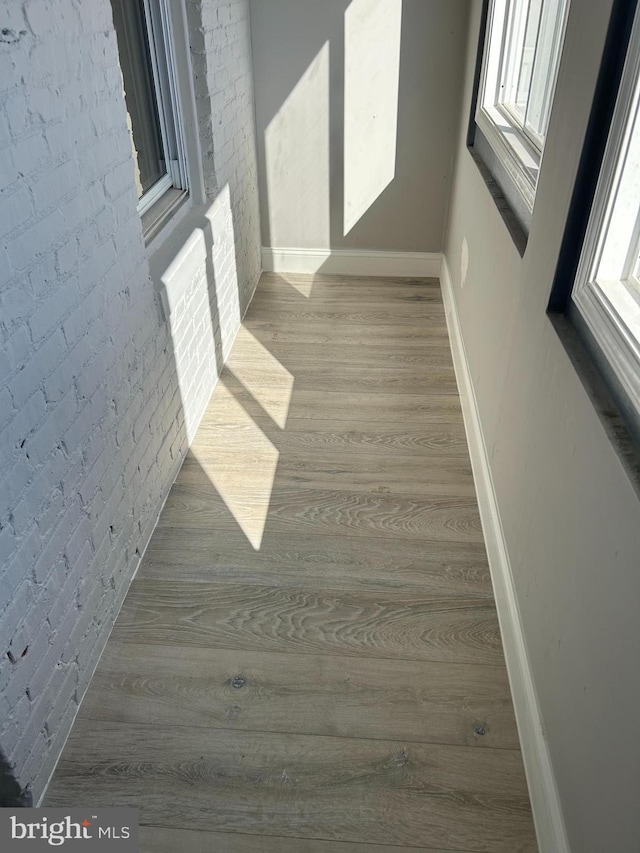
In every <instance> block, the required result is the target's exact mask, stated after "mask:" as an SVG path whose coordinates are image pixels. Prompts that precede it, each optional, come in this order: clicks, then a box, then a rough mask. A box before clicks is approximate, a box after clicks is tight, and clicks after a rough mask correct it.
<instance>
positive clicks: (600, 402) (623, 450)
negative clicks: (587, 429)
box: [547, 308, 640, 498]
mask: <svg viewBox="0 0 640 853" xmlns="http://www.w3.org/2000/svg"><path fill="white" fill-rule="evenodd" d="M569 315H570V316H568V317H567V316H566V315H564V314H555V313H553V312H548V313H547V316H548V317H549V320H550V321H551V324H552V325H553V327H554V329H555V332H556V334H557V335H558V337H559V338H560V342H561V343H562V345H563V347H564V349H565V351H566V353H567V355H568V357H569V359H570V360H571V363H572V364H573V367H574V369H575V371H576V373H577V374H578V378H579V379H580V381H581V382H582V385H583V387H584V389H585V391H586V393H587V395H588V396H589V399H590V400H591V403H592V404H593V407H594V409H595V410H596V413H597V415H598V418H599V420H600V423H601V424H602V427H603V429H604V431H605V433H606V434H607V437H608V438H609V441H610V442H611V445H612V447H613V449H614V451H615V452H616V455H617V456H618V459H619V460H620V464H621V466H622V468H623V470H624V472H625V474H626V476H627V478H628V480H629V482H630V484H631V486H632V488H633V489H634V491H635V493H636V495H637V497H638V498H640V434H639V433H638V432H637V431H636V429H635V428H634V425H633V420H630V419H629V412H628V411H626V410H625V407H624V405H623V403H622V399H623V398H622V397H621V396H619V394H618V393H617V392H618V390H619V389H618V386H617V383H616V380H615V377H614V376H613V375H612V373H611V370H610V368H609V366H608V364H607V363H606V361H605V360H604V358H602V357H600V356H599V352H600V351H599V349H598V345H597V343H596V342H595V341H594V340H593V339H592V338H591V332H590V330H589V329H588V328H587V327H586V325H585V324H584V321H583V320H582V318H581V315H580V314H579V312H578V311H577V310H574V309H572V308H570V309H569Z"/></svg>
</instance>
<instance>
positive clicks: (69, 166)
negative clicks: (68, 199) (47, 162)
mask: <svg viewBox="0 0 640 853" xmlns="http://www.w3.org/2000/svg"><path fill="white" fill-rule="evenodd" d="M77 182H78V168H77V166H76V164H75V163H74V162H73V161H72V160H69V161H67V162H66V163H62V164H61V165H60V166H57V167H56V168H55V169H53V170H52V171H50V172H47V174H46V175H45V176H44V177H43V178H41V179H40V180H39V181H37V182H36V183H35V184H33V185H32V187H31V191H32V193H33V198H34V200H35V203H36V209H37V210H38V211H44V210H47V209H48V208H49V207H52V206H53V205H55V204H57V203H58V202H59V201H60V200H61V199H62V198H63V196H65V195H68V194H69V193H72V192H75V191H76V190H77V187H76V184H77Z"/></svg>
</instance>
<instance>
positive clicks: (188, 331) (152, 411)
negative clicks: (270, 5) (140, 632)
mask: <svg viewBox="0 0 640 853" xmlns="http://www.w3.org/2000/svg"><path fill="white" fill-rule="evenodd" d="M16 8H17V6H16ZM218 13H220V14H218ZM25 14H26V21H27V23H26V24H25V29H26V30H27V38H28V39H29V50H28V51H27V50H24V49H23V48H22V47H21V48H20V49H16V51H15V52H14V53H13V54H12V60H11V63H12V65H11V69H12V73H13V74H14V78H15V80H14V82H11V83H9V84H8V86H7V92H6V98H4V99H3V101H2V103H1V104H0V137H1V136H2V135H3V134H4V136H5V138H6V137H7V136H8V135H9V134H12V137H11V138H10V139H9V145H8V147H7V149H6V150H7V151H8V153H9V157H8V159H7V160H5V161H3V162H5V163H6V164H8V165H7V168H6V169H5V173H8V175H9V177H8V179H7V181H8V183H7V189H8V191H9V194H13V198H14V208H15V211H16V212H15V213H13V214H12V215H9V214H8V213H7V207H5V206H4V205H5V196H6V193H5V194H4V195H0V222H7V223H8V224H7V225H6V226H3V227H2V228H0V234H2V236H3V240H2V245H3V246H6V249H7V252H6V254H4V253H2V252H0V284H2V285H3V287H2V290H1V292H0V300H1V301H0V314H1V319H0V334H3V335H4V341H3V347H2V350H0V376H2V378H3V385H2V387H3V388H4V389H6V390H10V391H11V392H12V394H13V396H11V400H9V398H8V397H7V396H6V393H5V394H4V395H3V396H2V397H0V405H3V406H4V407H8V406H9V403H10V404H11V411H10V412H9V414H8V416H6V417H4V418H3V417H0V424H2V425H1V426H0V525H2V526H1V527H0V534H4V535H5V536H6V538H5V539H3V540H0V549H2V550H1V553H2V554H4V555H5V556H7V555H8V559H9V561H8V563H7V562H5V563H4V565H3V568H2V571H1V573H0V593H5V592H6V593H7V595H6V596H5V595H2V597H1V598H0V607H2V606H3V605H2V602H3V601H6V602H9V603H8V604H7V605H6V606H5V607H4V610H3V612H2V614H1V615H0V652H1V649H2V645H1V644H2V643H4V644H5V647H8V644H9V643H11V641H12V640H14V642H15V643H16V644H17V645H20V644H21V643H22V642H24V640H25V638H26V637H33V639H32V641H31V643H32V644H30V651H29V653H28V655H27V656H26V657H25V658H24V659H23V660H22V665H18V667H17V668H12V669H11V671H10V673H9V675H7V676H5V672H6V671H7V670H6V668H5V669H4V671H2V672H0V687H2V685H5V684H10V686H11V690H10V691H9V692H8V693H6V694H5V695H4V696H3V697H2V701H4V703H5V705H3V706H1V707H2V709H8V715H4V720H8V723H4V722H3V721H2V720H0V749H2V750H3V751H4V752H5V753H6V754H7V755H10V756H11V757H12V759H14V760H15V763H16V768H17V773H18V778H19V779H20V781H21V783H22V784H31V785H32V786H33V788H34V791H35V793H36V795H37V794H38V793H39V792H40V791H41V790H42V786H43V784H44V783H45V782H46V779H47V774H48V772H50V770H51V768H52V767H53V763H54V761H55V759H56V757H57V750H59V749H60V747H61V745H62V743H63V741H64V738H65V737H66V734H67V732H68V727H69V725H70V724H71V721H72V719H73V716H74V714H75V711H76V709H77V702H78V700H79V698H80V697H81V695H82V692H83V690H84V689H85V687H86V685H87V683H88V678H89V676H90V673H91V672H92V671H93V666H94V665H95V662H96V660H97V657H98V655H99V653H100V651H101V649H102V646H103V644H104V641H105V639H106V636H107V632H108V629H109V626H110V625H111V623H112V622H113V619H114V617H115V615H116V611H117V608H118V606H119V603H120V601H121V600H122V596H123V595H124V592H125V591H126V588H127V584H128V582H129V580H130V578H131V574H132V572H133V571H134V570H135V567H136V566H137V564H138V562H139V554H140V552H141V551H142V550H143V549H144V547H145V545H146V542H147V540H148V536H149V535H150V532H151V529H152V527H153V524H154V523H155V519H156V517H157V513H158V509H159V507H160V505H161V503H162V500H163V498H164V497H165V495H166V492H167V490H168V488H169V486H170V484H171V481H172V479H173V477H174V475H175V473H176V469H177V465H178V464H179V462H180V460H181V459H182V457H183V455H184V453H185V449H186V436H187V431H192V430H193V429H194V428H195V425H197V421H198V418H199V416H200V414H201V412H202V407H203V406H204V405H205V403H206V400H207V398H208V396H209V395H210V393H211V391H212V389H213V385H214V383H215V381H216V374H217V370H218V367H217V366H216V365H217V364H218V362H217V361H216V350H217V352H218V357H219V356H220V354H221V351H222V346H223V342H224V346H225V347H226V346H227V343H226V342H227V341H229V340H231V339H232V338H233V335H234V334H235V331H236V330H237V326H238V323H239V318H240V313H241V311H242V310H243V309H244V307H245V306H246V303H247V301H248V298H249V297H250V295H251V293H252V291H253V287H254V285H255V281H256V278H257V274H258V271H259V257H260V255H259V246H260V241H259V236H258V229H257V199H256V195H255V193H256V189H255V187H256V181H255V152H254V149H253V139H254V130H253V114H252V96H251V69H250V45H249V32H248V18H247V2H246V0H240V2H237V3H233V4H230V3H229V2H228V0H207V2H206V3H204V4H203V3H200V2H199V0H198V1H197V2H193V3H192V2H189V20H190V24H191V26H192V28H193V32H192V41H193V42H194V48H195V49H196V50H199V51H200V52H199V53H197V57H198V61H197V63H196V67H195V68H194V71H195V73H196V77H197V80H196V85H197V90H198V95H199V99H198V111H199V115H198V128H200V130H201V133H202V139H201V143H202V148H203V152H204V163H205V168H206V169H207V170H208V171H207V174H206V175H205V182H206V185H207V188H208V190H209V192H210V202H211V204H212V205H215V206H216V207H217V208H221V207H223V206H224V204H223V202H222V201H221V200H220V199H218V198H217V197H216V195H217V188H218V187H225V186H227V185H228V187H229V196H228V197H227V199H226V201H225V202H224V203H225V204H226V209H224V210H222V211H221V212H220V211H219V217H217V218H216V220H215V226H214V227H215V228H216V229H217V230H218V232H219V233H217V234H216V235H215V238H214V235H210V242H212V243H213V242H216V257H215V265H216V284H215V286H216V294H215V296H216V298H214V299H212V300H211V307H210V308H209V307H208V306H209V294H208V292H207V285H206V269H205V267H204V264H203V268H202V270H201V271H200V272H199V273H198V274H197V275H195V276H194V277H193V282H191V283H190V285H189V289H188V291H187V294H186V298H185V299H184V300H182V301H181V303H180V308H179V311H178V313H177V314H176V315H175V316H173V317H172V321H171V322H172V323H173V324H174V328H173V329H172V328H170V327H169V326H168V325H166V324H165V322H164V321H163V319H162V317H161V314H160V312H159V307H158V306H159V303H158V295H157V293H156V291H155V289H154V287H153V285H152V284H151V282H150V280H149V271H148V268H147V263H146V251H145V247H144V240H143V236H142V231H141V227H140V220H139V217H138V214H137V211H136V204H137V199H136V193H135V187H134V185H133V166H132V162H131V146H130V138H129V132H128V129H127V126H126V112H125V105H124V101H123V98H122V92H121V75H120V70H119V68H118V66H117V46H116V41H115V36H114V33H113V30H112V25H111V10H110V4H109V2H108V0H83V2H82V3H77V2H75V0H29V2H25ZM200 27H202V28H203V32H200V30H199V28H200ZM105 33H106V35H105ZM207 46H208V47H209V48H211V49H207ZM2 61H3V60H2V59H1V58H0V63H1V62H2ZM0 67H1V66H0ZM21 78H24V81H25V83H24V85H22V86H19V85H18V81H19V80H20V79H21ZM212 81H217V83H216V82H212ZM2 85H3V81H0V88H1V87H2ZM216 86H217V87H222V90H221V91H214V89H215V88H216ZM218 108H219V109H218ZM21 176H22V177H21ZM247 176H249V179H247ZM27 187H31V192H32V195H29V196H27V195H25V192H26V188H27ZM27 198H29V200H30V199H31V198H33V200H34V202H35V208H34V210H33V212H31V210H30V208H29V210H28V205H27V204H26V200H27ZM48 211H50V214H48V213H47V212H48ZM27 213H28V216H27ZM32 213H33V215H32ZM2 217H6V219H4V218H2ZM38 217H40V218H38ZM233 224H235V229H236V234H235V243H234V238H233V235H232V227H233ZM7 228H10V230H7ZM222 238H224V239H222ZM219 242H223V243H224V251H222V249H220V248H219V247H218V245H217V244H218V243H219ZM236 256H237V269H236V266H235V258H236ZM27 279H28V280H27ZM7 285H9V286H8V287H7ZM238 290H239V291H240V293H239V296H238ZM5 307H6V309H7V310H6V311H4V310H2V309H4V308H5ZM209 312H211V315H212V316H211V321H210V322H209V323H208V324H207V322H203V316H202V315H203V314H206V315H207V316H208V314H209ZM5 333H6V334H5ZM61 333H62V335H63V336H64V339H63V338H62V337H61ZM172 334H173V336H174V341H173V344H172V340H171V336H172ZM177 341H178V342H179V347H178V348H176V342H177ZM63 344H64V345H63ZM174 352H175V353H176V356H177V357H179V359H180V360H179V363H178V364H176V362H175V358H174ZM178 371H179V372H180V377H181V382H180V383H179V382H178V377H177V372H178ZM20 374H22V375H20ZM0 394H2V392H1V391H0ZM134 436H135V437H134ZM63 442H64V446H62V443H63ZM61 447H62V449H61ZM12 513H13V515H12ZM29 516H30V518H29ZM10 517H12V518H13V524H10V523H9V518H10ZM34 519H35V520H36V521H37V524H34V523H33V520H34ZM111 528H113V531H112V530H111ZM5 530H6V531H9V533H7V534H5ZM79 605H80V606H79ZM48 618H49V619H50V620H51V621H52V622H53V623H54V625H53V627H51V628H50V627H49V625H48V622H47V619H48ZM39 628H42V630H38V629H39ZM43 638H44V639H43ZM45 640H46V643H45V642H44V641H45ZM61 661H62V665H60V664H61ZM6 678H9V682H6V681H5V680H4V679H6ZM27 684H28V685H29V690H30V691H31V695H32V696H34V695H35V694H37V695H36V696H35V699H34V700H28V701H27V702H25V701H24V700H25V699H27V697H26V696H25V694H24V691H26V689H27ZM21 691H22V693H21ZM7 695H8V696H10V697H11V702H8V701H7V698H6V697H7ZM7 706H8V708H7ZM43 717H44V718H46V719H45V722H44V723H43V722H42V721H43ZM43 731H44V734H43Z"/></svg>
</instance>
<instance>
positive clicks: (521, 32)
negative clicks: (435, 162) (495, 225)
mask: <svg viewBox="0 0 640 853" xmlns="http://www.w3.org/2000/svg"><path fill="white" fill-rule="evenodd" d="M567 7H568V0H491V2H490V3H489V9H488V17H487V27H486V35H485V44H484V55H483V65H482V75H481V82H480V92H479V97H478V100H477V104H476V114H475V121H476V124H477V126H478V128H479V129H480V131H481V132H482V134H483V135H484V137H485V138H486V140H487V142H488V144H489V146H490V147H491V149H492V151H493V153H494V154H495V156H496V157H497V158H498V160H499V162H500V165H501V166H502V168H503V169H504V171H505V172H506V174H507V176H508V180H509V181H511V182H512V184H513V186H514V187H515V190H516V191H517V192H518V193H519V195H520V196H521V198H522V199H523V200H524V202H525V205H526V208H527V209H528V211H529V213H530V212H531V210H532V209H533V200H534V197H535V190H536V183H537V180H538V171H539V168H540V161H541V158H542V150H543V147H544V140H545V136H546V133H547V127H548V124H549V116H550V113H551V103H552V100H553V91H554V88H555V81H556V76H557V71H558V65H559V60H560V51H561V48H562V40H563V35H564V29H565V20H566V15H567ZM496 179H498V178H497V176H496ZM498 182H499V183H501V182H500V181H499V180H498ZM502 190H503V191H504V192H505V195H507V197H508V196H509V191H508V190H507V189H506V188H505V187H504V186H502Z"/></svg>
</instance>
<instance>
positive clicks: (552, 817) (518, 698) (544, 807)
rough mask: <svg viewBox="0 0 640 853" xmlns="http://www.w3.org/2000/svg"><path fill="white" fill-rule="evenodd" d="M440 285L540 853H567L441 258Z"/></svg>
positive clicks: (464, 357) (450, 290) (479, 426)
mask: <svg viewBox="0 0 640 853" xmlns="http://www.w3.org/2000/svg"><path fill="white" fill-rule="evenodd" d="M440 283H441V287H442V297H443V300H444V305H445V312H446V317H447V327H448V329H449V337H450V340H451V349H452V353H453V363H454V366H455V373H456V379H457V382H458V390H459V392H460V401H461V404H462V412H463V416H464V424H465V430H466V433H467V442H468V444H469V453H470V456H471V465H472V468H473V476H474V480H475V484H476V493H477V496H478V505H479V508H480V517H481V520H482V530H483V532H484V538H485V542H486V546H487V557H488V560H489V568H490V570H491V580H492V583H493V591H494V595H495V600H496V607H497V610H498V620H499V622H500V631H501V633H502V642H503V645H504V653H505V659H506V663H507V671H508V674H509V683H510V685H511V694H512V697H513V705H514V710H515V714H516V721H517V724H518V734H519V735H520V745H521V748H522V758H523V761H524V767H525V772H526V776H527V784H528V786H529V795H530V798H531V808H532V811H533V819H534V823H535V827H536V834H537V836H538V844H539V847H540V853H570V850H569V841H568V838H567V834H566V830H565V826H564V820H563V817H562V810H561V807H560V799H559V796H558V790H557V787H556V783H555V778H554V774H553V767H552V765H551V759H550V756H549V750H548V746H547V741H546V738H545V734H544V727H543V724H542V718H541V715H540V709H539V705H538V700H537V696H536V690H535V686H534V682H533V677H532V674H531V668H530V666H529V660H528V657H527V650H526V644H525V640H524V634H523V630H522V623H521V620H520V612H519V609H518V601H517V598H516V593H515V587H514V582H513V575H512V573H511V563H510V560H509V553H508V551H507V544H506V541H505V538H504V532H503V529H502V522H501V520H500V510H499V507H498V502H497V498H496V494H495V490H494V485H493V478H492V475H491V467H490V465H489V457H488V454H487V448H486V445H485V441H484V436H483V432H482V423H481V421H480V414H479V411H478V407H477V402H476V396H475V392H474V388H473V383H472V381H471V374H470V371H469V364H468V362H467V355H466V351H465V347H464V340H463V338H462V332H461V328H460V322H459V319H458V313H457V308H456V302H455V297H454V294H453V286H452V282H451V276H450V273H449V268H448V266H447V260H446V258H445V257H444V256H443V258H442V269H441V273H440Z"/></svg>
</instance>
